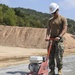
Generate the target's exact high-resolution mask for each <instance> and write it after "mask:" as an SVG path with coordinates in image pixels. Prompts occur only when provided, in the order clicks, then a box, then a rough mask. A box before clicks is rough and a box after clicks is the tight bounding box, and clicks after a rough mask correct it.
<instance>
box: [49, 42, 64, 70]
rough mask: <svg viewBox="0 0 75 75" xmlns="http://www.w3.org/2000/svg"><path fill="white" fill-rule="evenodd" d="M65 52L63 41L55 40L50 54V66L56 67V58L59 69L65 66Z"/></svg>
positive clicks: (51, 67)
mask: <svg viewBox="0 0 75 75" xmlns="http://www.w3.org/2000/svg"><path fill="white" fill-rule="evenodd" d="M49 45H50V42H49ZM49 45H48V47H49ZM63 53H64V44H63V42H60V41H59V42H58V41H54V42H53V43H52V48H51V51H50V56H49V68H50V69H51V70H54V69H55V60H56V65H57V68H58V69H59V70H60V69H61V68H62V67H63Z"/></svg>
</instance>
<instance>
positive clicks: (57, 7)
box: [49, 3, 59, 14]
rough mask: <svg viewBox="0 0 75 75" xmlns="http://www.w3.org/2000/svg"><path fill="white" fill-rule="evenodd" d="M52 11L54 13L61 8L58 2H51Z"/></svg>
mask: <svg viewBox="0 0 75 75" xmlns="http://www.w3.org/2000/svg"><path fill="white" fill-rule="evenodd" d="M49 9H50V13H51V14H52V13H54V12H55V11H56V10H57V9H59V6H58V5H57V4H56V3H51V4H50V6H49Z"/></svg>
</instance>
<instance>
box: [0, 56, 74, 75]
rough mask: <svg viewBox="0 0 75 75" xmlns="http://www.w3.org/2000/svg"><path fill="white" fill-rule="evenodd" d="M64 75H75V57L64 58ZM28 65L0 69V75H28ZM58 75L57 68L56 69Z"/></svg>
mask: <svg viewBox="0 0 75 75" xmlns="http://www.w3.org/2000/svg"><path fill="white" fill-rule="evenodd" d="M63 61H64V67H63V75H75V55H71V56H67V57H64V60H63ZM27 72H29V70H28V64H21V65H17V66H10V67H6V68H0V75H26V73H27ZM55 72H56V75H57V68H56V71H55Z"/></svg>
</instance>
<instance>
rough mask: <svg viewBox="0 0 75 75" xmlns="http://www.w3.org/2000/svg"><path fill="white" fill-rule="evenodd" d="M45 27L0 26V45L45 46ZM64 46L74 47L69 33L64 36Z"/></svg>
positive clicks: (74, 43) (74, 40) (74, 41)
mask: <svg viewBox="0 0 75 75" xmlns="http://www.w3.org/2000/svg"><path fill="white" fill-rule="evenodd" d="M45 35H46V29H41V28H31V27H17V26H2V25H1V26H0V45H4V46H15V47H25V48H47V42H46V41H45ZM64 37H65V42H64V43H65V46H66V48H74V47H75V39H74V38H73V37H72V35H71V34H66V35H65V36H64Z"/></svg>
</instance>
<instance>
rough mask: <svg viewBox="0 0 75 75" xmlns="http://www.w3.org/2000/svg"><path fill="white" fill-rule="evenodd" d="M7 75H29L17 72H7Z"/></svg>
mask: <svg viewBox="0 0 75 75" xmlns="http://www.w3.org/2000/svg"><path fill="white" fill-rule="evenodd" d="M7 74H10V75H13V74H20V75H27V72H23V71H15V72H7Z"/></svg>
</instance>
